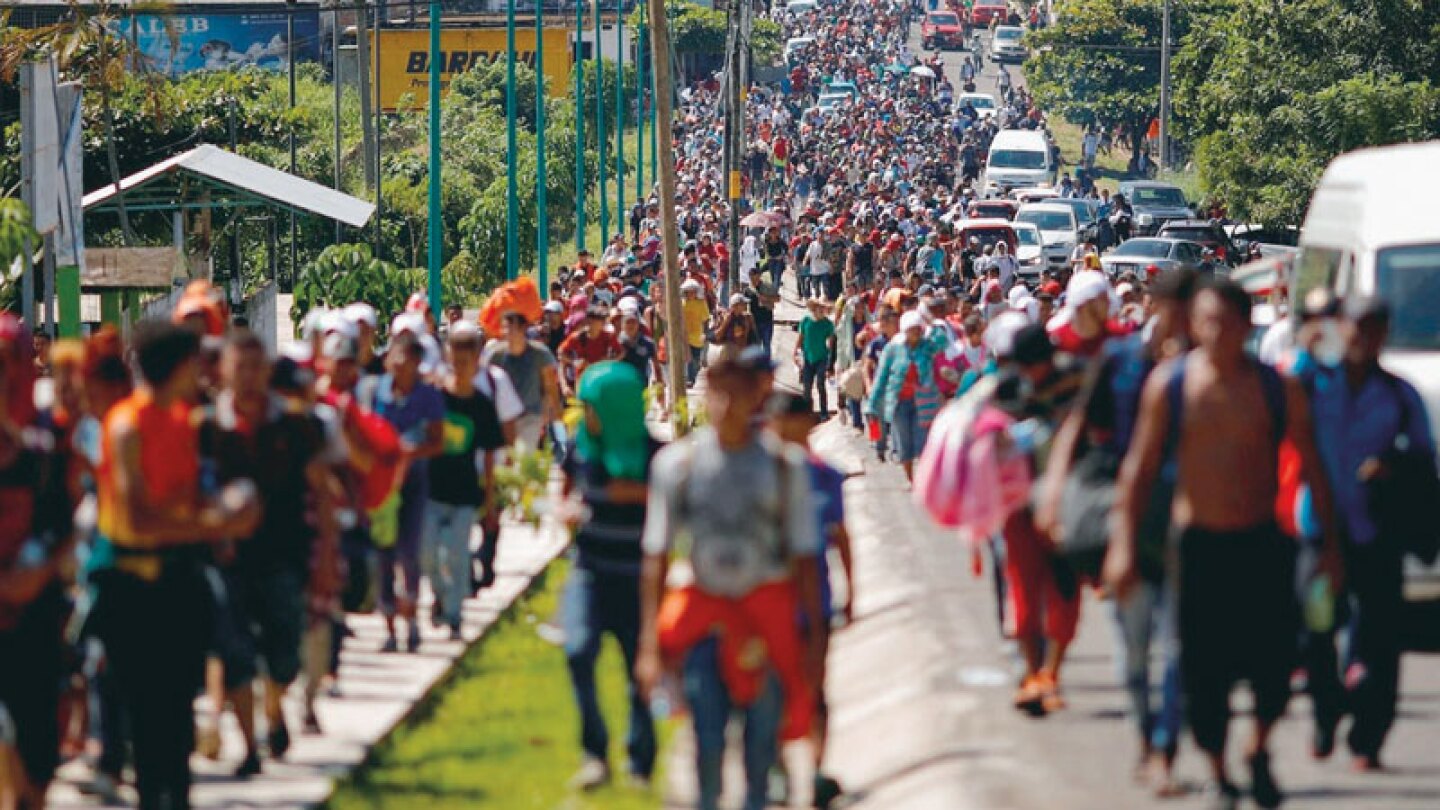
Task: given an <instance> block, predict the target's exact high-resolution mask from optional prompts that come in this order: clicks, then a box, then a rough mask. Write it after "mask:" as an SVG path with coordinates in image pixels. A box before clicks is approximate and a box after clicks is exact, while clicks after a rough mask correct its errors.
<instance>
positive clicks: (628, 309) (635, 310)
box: [615, 295, 640, 315]
mask: <svg viewBox="0 0 1440 810" xmlns="http://www.w3.org/2000/svg"><path fill="white" fill-rule="evenodd" d="M615 308H616V309H618V310H620V312H621V314H628V315H639V314H640V302H639V301H636V300H635V299H634V298H631V297H630V296H628V295H627V296H626V297H624V298H621V299H620V303H618V304H616V305H615Z"/></svg>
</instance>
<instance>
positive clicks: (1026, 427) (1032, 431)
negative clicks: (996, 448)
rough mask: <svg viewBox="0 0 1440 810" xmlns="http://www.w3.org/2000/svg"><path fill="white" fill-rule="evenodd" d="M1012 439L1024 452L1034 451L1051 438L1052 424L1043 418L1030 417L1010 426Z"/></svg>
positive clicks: (1017, 447)
mask: <svg viewBox="0 0 1440 810" xmlns="http://www.w3.org/2000/svg"><path fill="white" fill-rule="evenodd" d="M1009 433H1010V441H1011V442H1013V443H1014V445H1015V449H1016V450H1019V451H1020V452H1022V453H1033V452H1035V450H1036V449H1037V448H1038V447H1040V446H1041V445H1043V444H1045V442H1047V441H1049V440H1050V426H1049V425H1048V424H1046V423H1045V422H1044V420H1041V419H1035V418H1030V419H1026V420H1024V421H1023V422H1016V423H1015V424H1013V425H1011V426H1010V430H1009Z"/></svg>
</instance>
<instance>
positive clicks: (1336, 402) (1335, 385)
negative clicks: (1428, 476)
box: [1310, 367, 1435, 546]
mask: <svg viewBox="0 0 1440 810" xmlns="http://www.w3.org/2000/svg"><path fill="white" fill-rule="evenodd" d="M1311 379H1312V382H1311V387H1312V389H1311V390H1312V393H1311V396H1310V410H1311V412H1312V413H1313V415H1314V420H1315V443H1316V446H1317V447H1318V449H1319V451H1320V458H1321V460H1322V461H1323V462H1324V464H1325V472H1326V475H1327V477H1328V478H1329V480H1330V489H1331V492H1332V497H1333V498H1334V501H1335V511H1336V513H1337V517H1338V519H1339V520H1340V523H1341V526H1342V527H1344V529H1345V531H1346V534H1347V535H1348V536H1349V538H1350V541H1351V542H1352V543H1355V544H1356V545H1362V546H1363V545H1369V544H1370V543H1373V542H1374V541H1375V537H1376V535H1377V534H1378V533H1379V528H1378V527H1377V526H1376V521H1375V517H1374V516H1373V515H1371V513H1370V502H1369V490H1368V487H1367V486H1366V484H1365V483H1364V482H1363V481H1361V480H1360V479H1359V476H1358V473H1359V470H1360V465H1361V464H1363V463H1365V461H1366V460H1367V459H1371V458H1375V457H1377V456H1379V455H1381V454H1383V453H1384V452H1385V451H1387V450H1389V449H1390V448H1391V447H1392V446H1394V443H1395V437H1396V436H1397V435H1399V433H1400V432H1401V429H1402V424H1401V423H1402V421H1404V422H1405V423H1406V424H1405V425H1404V430H1405V432H1406V433H1407V434H1408V435H1409V437H1410V441H1411V444H1412V446H1418V447H1420V448H1422V449H1424V450H1425V451H1427V452H1430V453H1433V452H1434V447H1435V444H1434V441H1433V440H1432V439H1431V436H1430V423H1429V421H1428V420H1427V418H1426V415H1425V404H1424V402H1422V401H1421V399H1420V395H1419V394H1418V393H1416V391H1415V389H1414V388H1413V387H1412V386H1411V385H1410V384H1409V383H1407V382H1404V381H1400V380H1393V379H1387V378H1386V377H1385V375H1382V374H1376V373H1372V374H1371V375H1370V376H1369V377H1367V378H1366V379H1365V381H1364V382H1363V383H1361V385H1360V387H1359V388H1358V389H1356V390H1354V391H1352V390H1351V389H1350V384H1349V382H1348V381H1346V379H1345V371H1344V369H1342V368H1326V367H1319V368H1317V369H1316V370H1315V371H1314V372H1313V376H1312V377H1311ZM1401 396H1403V397H1405V403H1404V404H1403V405H1402V402H1401V399H1400V397H1401ZM1407 412H1408V413H1407Z"/></svg>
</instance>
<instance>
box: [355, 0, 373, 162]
mask: <svg viewBox="0 0 1440 810" xmlns="http://www.w3.org/2000/svg"><path fill="white" fill-rule="evenodd" d="M355 13H356V18H355V65H356V68H357V70H356V71H355V73H356V75H357V76H359V77H360V81H359V84H357V85H356V87H357V88H358V89H359V96H360V152H361V154H363V155H364V156H365V160H364V164H365V187H366V188H370V187H372V186H374V185H375V184H376V182H378V181H377V180H376V179H375V178H376V172H375V158H374V156H373V154H374V150H375V144H374V140H375V139H374V133H373V132H372V131H371V128H370V127H371V121H370V6H369V0H356V3H355Z"/></svg>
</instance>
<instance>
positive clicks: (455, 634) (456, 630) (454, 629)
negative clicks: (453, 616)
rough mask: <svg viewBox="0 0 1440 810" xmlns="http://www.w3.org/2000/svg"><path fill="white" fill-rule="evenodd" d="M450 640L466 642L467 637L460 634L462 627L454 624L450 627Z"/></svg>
mask: <svg viewBox="0 0 1440 810" xmlns="http://www.w3.org/2000/svg"><path fill="white" fill-rule="evenodd" d="M450 640H451V641H464V640H465V636H463V635H461V633H460V625H458V624H452V625H450Z"/></svg>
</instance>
